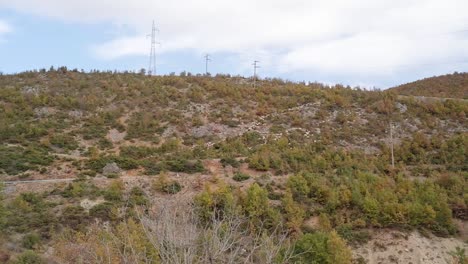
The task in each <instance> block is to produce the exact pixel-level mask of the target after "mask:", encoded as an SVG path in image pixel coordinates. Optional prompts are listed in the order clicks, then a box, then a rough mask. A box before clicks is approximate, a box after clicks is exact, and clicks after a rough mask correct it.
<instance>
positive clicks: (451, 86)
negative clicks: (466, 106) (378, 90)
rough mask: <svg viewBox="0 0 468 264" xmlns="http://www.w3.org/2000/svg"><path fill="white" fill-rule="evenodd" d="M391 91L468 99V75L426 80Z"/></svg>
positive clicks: (458, 74)
mask: <svg viewBox="0 0 468 264" xmlns="http://www.w3.org/2000/svg"><path fill="white" fill-rule="evenodd" d="M391 90H393V91H395V92H396V93H398V94H401V95H412V96H425V97H441V98H458V99H468V73H466V72H465V73H453V74H447V75H442V76H436V77H431V78H425V79H422V80H419V81H415V82H411V83H407V84H403V85H400V86H397V87H394V88H391Z"/></svg>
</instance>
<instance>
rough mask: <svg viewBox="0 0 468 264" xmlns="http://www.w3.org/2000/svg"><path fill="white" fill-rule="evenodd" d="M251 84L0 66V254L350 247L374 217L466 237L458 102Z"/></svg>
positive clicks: (293, 251) (462, 121)
mask: <svg viewBox="0 0 468 264" xmlns="http://www.w3.org/2000/svg"><path fill="white" fill-rule="evenodd" d="M257 86H258V87H257V88H255V89H254V88H253V86H252V81H251V80H250V79H246V78H243V77H233V76H228V75H218V76H214V77H208V76H192V75H190V74H187V73H182V74H181V75H180V76H157V77H155V76H145V75H141V74H135V73H112V72H92V73H83V72H78V71H76V70H74V71H69V70H67V69H66V68H59V69H58V70H50V71H45V70H41V71H38V72H36V71H34V72H24V73H20V74H16V75H2V76H0V181H3V182H6V184H4V186H3V188H4V192H3V198H2V197H0V201H1V203H0V230H2V232H1V234H0V262H2V260H1V259H2V257H3V259H10V261H17V260H21V259H22V258H37V259H43V260H44V261H46V262H47V263H77V262H80V261H81V262H83V263H96V259H100V260H102V261H97V262H99V263H100V262H111V263H158V262H162V263H182V259H190V260H191V261H190V263H209V261H211V263H225V262H223V261H225V260H226V259H227V258H229V260H230V261H232V263H237V262H239V261H242V262H245V263H273V260H271V259H270V260H268V257H274V258H275V259H277V260H278V261H277V262H278V263H304V261H306V260H310V259H317V261H318V262H317V263H350V262H351V259H352V258H355V259H361V258H365V259H367V260H369V258H371V257H372V256H363V254H364V253H362V252H364V251H363V250H355V249H359V248H360V247H361V246H363V245H366V243H371V241H373V240H372V239H373V232H374V230H377V231H380V230H385V229H397V230H408V232H416V231H417V230H420V231H421V232H423V234H426V235H427V236H431V235H430V234H434V235H436V236H442V237H447V236H448V237H458V238H459V239H461V240H456V241H455V242H453V241H452V242H450V243H449V242H447V241H446V240H444V243H445V244H444V245H450V247H451V248H448V249H447V250H442V249H441V251H440V254H441V255H440V257H441V258H443V259H447V258H448V259H451V258H452V256H451V255H449V254H448V252H449V251H450V252H451V251H454V250H455V246H461V247H466V245H465V244H463V242H460V241H463V240H464V239H467V238H468V237H466V231H465V229H464V225H465V223H466V220H467V216H468V213H467V204H468V196H467V195H466V188H467V187H468V184H467V182H466V179H467V175H468V174H467V173H468V167H467V166H468V153H467V152H466V150H467V149H468V123H467V119H466V115H467V112H468V103H467V102H465V101H461V100H443V101H422V100H414V98H412V97H411V96H408V97H399V96H398V94H397V91H400V90H399V89H400V88H396V89H395V90H391V91H384V92H381V91H363V90H359V89H351V88H347V87H343V86H340V85H337V86H332V87H330V86H326V85H322V84H318V83H314V84H309V85H306V84H303V83H292V82H286V81H283V80H279V79H268V80H259V81H258V82H257ZM390 124H393V137H394V140H393V141H394V145H395V148H394V156H395V166H394V167H393V166H392V165H391V151H390V149H391V148H390V146H391V140H390V139H389V128H390ZM40 180H51V181H40ZM21 181H31V182H21ZM0 187H1V186H0ZM104 227H105V228H104ZM226 228H227V229H226ZM226 232H228V233H229V234H230V235H229V236H225V234H226ZM129 234H130V235H129ZM162 237H163V238H165V239H166V240H161V238H162ZM411 237H412V239H414V240H418V239H420V240H421V239H423V238H420V236H419V235H415V234H412V235H411ZM226 239H228V241H227V240H226ZM424 239H426V238H424ZM427 239H428V238H427ZM102 241H106V242H104V243H103V242H102ZM200 241H210V243H202V244H199V243H200ZM434 241H435V240H434ZM438 241H442V239H439V240H438ZM425 243H426V244H430V241H429V242H425ZM221 245H230V247H229V248H225V247H224V246H221ZM366 247H367V246H366ZM380 250H383V249H380ZM207 252H212V254H214V255H206V254H208V253H207ZM240 252H243V253H240ZM210 254H211V253H210ZM216 254H218V255H216ZM395 254H397V253H395ZM395 254H391V256H387V255H388V254H382V255H383V256H385V257H386V258H387V257H388V258H389V259H386V260H385V261H388V262H392V259H393V258H395ZM431 254H432V253H431ZM434 254H435V253H434ZM364 255H365V254H364ZM431 256H432V255H431ZM279 259H282V260H283V261H279ZM104 260H106V261H104ZM107 260H108V261H107ZM356 261H357V260H356ZM379 261H380V262H381V261H382V260H379ZM385 261H384V262H382V263H387V262H385ZM15 263H16V262H15ZM18 263H19V262H18ZM23 263H26V262H23ZM275 263H276V262H275ZM370 263H373V262H372V261H371V262H370ZM375 263H376V262H375ZM427 263H430V262H427ZM434 263H436V262H434ZM437 263H438V262H437Z"/></svg>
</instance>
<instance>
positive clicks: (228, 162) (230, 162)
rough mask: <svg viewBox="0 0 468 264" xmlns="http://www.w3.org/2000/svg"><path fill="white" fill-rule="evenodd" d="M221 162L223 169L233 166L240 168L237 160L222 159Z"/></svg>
mask: <svg viewBox="0 0 468 264" xmlns="http://www.w3.org/2000/svg"><path fill="white" fill-rule="evenodd" d="M220 162H221V164H222V165H223V167H226V166H228V165H231V166H232V167H233V168H239V166H240V163H239V161H237V160H236V159H235V158H232V157H227V158H222V159H221V160H220Z"/></svg>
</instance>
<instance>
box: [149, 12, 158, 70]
mask: <svg viewBox="0 0 468 264" xmlns="http://www.w3.org/2000/svg"><path fill="white" fill-rule="evenodd" d="M156 31H159V30H158V29H157V28H156V25H155V23H154V20H153V27H152V29H151V51H150V58H149V67H148V75H156V44H159V43H158V42H156ZM149 36H150V35H148V37H149Z"/></svg>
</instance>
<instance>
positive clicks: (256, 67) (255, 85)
mask: <svg viewBox="0 0 468 264" xmlns="http://www.w3.org/2000/svg"><path fill="white" fill-rule="evenodd" d="M258 63H259V61H254V63H253V64H252V65H253V66H254V75H253V81H254V88H255V87H257V69H258V68H260V66H258V65H257V64H258Z"/></svg>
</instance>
